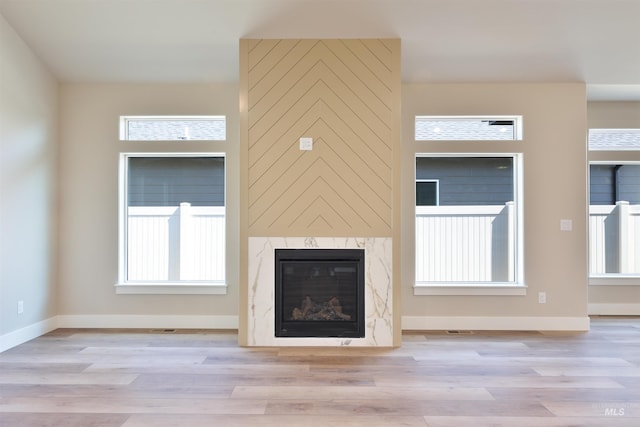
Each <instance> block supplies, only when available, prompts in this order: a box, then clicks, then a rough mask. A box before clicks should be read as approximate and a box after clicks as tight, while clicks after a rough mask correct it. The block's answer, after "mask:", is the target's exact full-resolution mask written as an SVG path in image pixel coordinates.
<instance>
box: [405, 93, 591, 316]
mask: <svg viewBox="0 0 640 427" xmlns="http://www.w3.org/2000/svg"><path fill="white" fill-rule="evenodd" d="M416 115H522V116H523V121H524V125H523V129H524V139H523V140H522V141H508V142H501V141H496V142H481V143H479V142H415V141H414V140H413V132H414V126H413V121H414V117H415V116H416ZM402 117H403V178H402V179H403V181H402V184H403V193H402V199H403V201H402V207H403V212H402V229H403V231H402V237H403V240H402V241H403V262H402V277H403V283H402V286H403V287H402V291H403V295H402V305H403V309H402V313H403V316H404V317H405V318H406V317H416V316H417V317H420V316H435V317H440V316H450V317H465V316H473V317H487V316H489V317H496V318H500V317H503V316H507V317H534V318H535V317H541V316H547V317H573V318H578V319H579V318H584V317H585V316H586V310H587V232H586V229H587V223H586V217H587V210H586V197H587V193H586V171H587V168H586V143H585V141H586V98H585V86H584V85H583V84H457V85H456V84H450V85H449V84H441V85H419V84H406V85H404V86H403V103H402ZM417 152H424V153H430V152H433V153H442V152H445V153H447V152H451V153H453V152H479V153H487V152H488V153H491V152H514V153H523V160H524V171H523V172H524V202H523V207H524V280H525V284H526V286H527V294H526V296H414V294H413V289H412V286H413V283H414V275H415V274H414V261H413V258H414V249H413V233H414V217H413V215H414V207H413V206H414V203H415V201H414V200H415V196H414V194H413V191H414V185H413V180H414V179H415V177H414V173H415V172H414V166H413V165H414V163H415V157H414V156H415V154H416V153H417ZM561 219H571V220H572V221H573V231H571V232H563V231H560V220H561ZM542 291H544V292H546V293H547V301H548V302H547V303H546V304H539V303H538V292H542ZM504 326H505V327H509V326H510V325H507V324H505V325H504Z"/></svg>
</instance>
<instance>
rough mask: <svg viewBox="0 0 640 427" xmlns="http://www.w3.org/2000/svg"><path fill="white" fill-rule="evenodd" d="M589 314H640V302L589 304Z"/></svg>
mask: <svg viewBox="0 0 640 427" xmlns="http://www.w3.org/2000/svg"><path fill="white" fill-rule="evenodd" d="M589 314H591V315H600V316H640V304H604V303H592V304H589Z"/></svg>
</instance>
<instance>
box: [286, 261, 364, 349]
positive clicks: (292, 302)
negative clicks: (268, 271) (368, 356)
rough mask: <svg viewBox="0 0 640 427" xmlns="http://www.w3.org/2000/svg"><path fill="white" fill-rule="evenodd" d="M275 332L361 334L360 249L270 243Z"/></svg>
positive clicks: (357, 335) (361, 281)
mask: <svg viewBox="0 0 640 427" xmlns="http://www.w3.org/2000/svg"><path fill="white" fill-rule="evenodd" d="M275 262H276V265H275V271H276V273H275V275H276V277H275V283H276V289H275V316H276V318H275V327H276V330H275V336H276V337H345V338H362V337H364V287H365V286H364V265H365V264H364V250H362V249H276V251H275Z"/></svg>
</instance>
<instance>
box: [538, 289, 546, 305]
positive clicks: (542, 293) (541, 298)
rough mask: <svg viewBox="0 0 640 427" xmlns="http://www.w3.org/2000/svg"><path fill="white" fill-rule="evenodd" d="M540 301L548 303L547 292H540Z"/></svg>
mask: <svg viewBox="0 0 640 427" xmlns="http://www.w3.org/2000/svg"><path fill="white" fill-rule="evenodd" d="M538 303H539V304H546V303H547V293H546V292H538Z"/></svg>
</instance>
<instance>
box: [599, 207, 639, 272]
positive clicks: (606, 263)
mask: <svg viewBox="0 0 640 427" xmlns="http://www.w3.org/2000/svg"><path fill="white" fill-rule="evenodd" d="M589 268H590V274H591V275H595V276H597V275H602V274H612V273H614V274H638V273H640V205H630V204H629V202H625V201H621V202H617V203H616V204H615V205H591V206H589Z"/></svg>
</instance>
